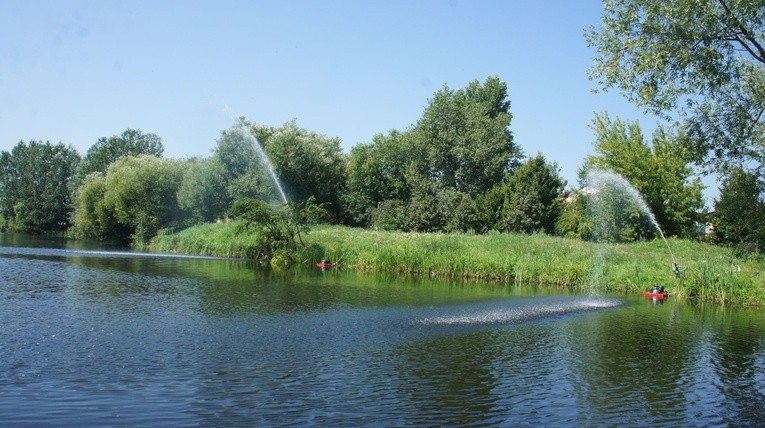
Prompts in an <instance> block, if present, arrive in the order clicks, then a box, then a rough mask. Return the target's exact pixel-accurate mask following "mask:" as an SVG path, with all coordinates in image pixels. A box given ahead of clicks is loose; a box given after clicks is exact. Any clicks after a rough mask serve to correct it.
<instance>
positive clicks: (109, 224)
mask: <svg viewBox="0 0 765 428" xmlns="http://www.w3.org/2000/svg"><path fill="white" fill-rule="evenodd" d="M106 186H107V184H106V174H104V173H100V172H94V173H92V174H89V175H87V176H86V177H85V179H84V180H83V181H82V183H81V184H80V186H79V187H78V189H77V192H76V194H75V205H74V213H73V215H72V223H73V224H72V234H73V235H74V236H75V237H78V238H91V239H98V240H102V241H103V240H115V241H121V242H128V241H129V240H130V236H131V234H132V233H133V229H132V228H131V227H129V226H128V225H125V224H121V223H120V222H119V221H118V220H117V215H116V211H115V210H114V209H113V207H110V206H108V205H107V201H106V198H105V196H106V191H107V188H106Z"/></svg>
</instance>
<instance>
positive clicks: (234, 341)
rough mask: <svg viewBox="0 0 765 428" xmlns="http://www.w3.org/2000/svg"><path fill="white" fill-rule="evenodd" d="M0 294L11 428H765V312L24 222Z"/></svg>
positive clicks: (1, 249)
mask: <svg viewBox="0 0 765 428" xmlns="http://www.w3.org/2000/svg"><path fill="white" fill-rule="evenodd" d="M670 288H671V287H670ZM0 302H1V303H0V325H2V330H0V331H2V336H0V364H1V365H0V425H3V426H46V425H48V426H62V425H77V426H83V425H90V426H93V425H99V426H104V425H106V426H112V425H123V426H124V425H127V426H136V425H144V426H145V425H150V426H273V425H279V426H285V425H295V426H311V425H314V426H370V425H372V426H406V425H438V426H444V425H447V426H448V425H451V426H456V425H469V426H517V425H532V426H615V425H628V426H635V425H643V426H648V425H650V426H691V425H703V426H727V425H735V426H758V425H759V426H762V424H763V423H765V340H764V339H765V315H764V313H763V310H762V309H748V308H730V307H721V306H711V305H693V304H689V303H685V302H679V301H675V300H673V299H671V298H670V299H668V300H667V301H666V302H664V303H663V304H662V303H659V302H653V301H650V300H645V299H643V298H642V297H640V296H624V295H587V294H578V293H576V292H573V291H571V290H561V289H555V288H550V289H546V288H532V287H517V286H511V285H499V284H474V283H462V282H449V281H435V280H429V279H401V278H394V277H385V276H379V275H365V274H359V273H354V272H349V271H345V270H342V269H330V270H325V271H322V270H320V269H318V268H315V267H313V268H311V267H301V268H298V269H291V270H288V271H274V270H265V269H262V268H260V267H258V266H256V265H253V264H252V263H250V262H247V261H243V260H230V259H214V258H195V257H179V256H168V255H157V254H145V253H137V252H132V251H129V250H121V249H117V248H103V247H98V246H89V245H87V244H84V243H81V242H72V241H65V240H58V239H46V238H32V237H26V236H20V235H10V234H2V235H0Z"/></svg>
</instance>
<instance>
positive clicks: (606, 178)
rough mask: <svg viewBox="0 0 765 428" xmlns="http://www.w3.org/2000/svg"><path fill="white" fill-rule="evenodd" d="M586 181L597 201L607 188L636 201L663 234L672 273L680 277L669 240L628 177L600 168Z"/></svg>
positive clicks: (641, 210) (588, 175) (594, 170)
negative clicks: (670, 260)
mask: <svg viewBox="0 0 765 428" xmlns="http://www.w3.org/2000/svg"><path fill="white" fill-rule="evenodd" d="M586 182H587V192H589V193H590V195H591V196H593V197H594V198H595V200H596V201H597V198H598V197H599V196H598V195H599V193H601V192H602V191H603V190H605V189H607V188H613V189H615V190H617V191H619V192H621V193H622V194H624V195H626V196H628V197H629V198H630V199H631V200H632V201H633V202H635V204H636V205H637V207H638V209H639V210H640V212H641V213H642V214H644V215H645V216H646V217H647V218H648V219H649V220H650V221H651V224H652V225H653V226H654V227H655V228H656V230H657V231H658V232H659V236H661V239H662V240H663V241H664V245H666V246H667V250H668V251H669V256H670V258H671V259H672V273H673V274H674V275H675V278H679V277H680V268H679V267H678V266H677V263H676V262H675V256H674V254H672V249H671V248H670V247H669V242H667V238H665V237H664V232H662V230H661V227H659V223H658V222H657V221H656V217H654V215H653V213H652V212H651V210H650V209H649V208H648V204H646V202H645V200H644V199H643V195H641V194H640V192H638V191H637V190H636V189H635V188H634V187H632V185H631V184H630V183H629V181H627V179H625V178H624V177H622V176H621V175H619V174H617V173H615V172H612V171H603V170H598V169H593V170H590V171H589V173H588V174H587V177H586ZM596 205H597V203H596Z"/></svg>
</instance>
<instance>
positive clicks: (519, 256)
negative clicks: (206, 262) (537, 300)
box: [150, 223, 765, 305]
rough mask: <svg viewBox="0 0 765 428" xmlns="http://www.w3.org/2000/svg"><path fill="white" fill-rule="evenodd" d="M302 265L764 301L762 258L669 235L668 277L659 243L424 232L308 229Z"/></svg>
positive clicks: (227, 243) (178, 247) (200, 236)
mask: <svg viewBox="0 0 765 428" xmlns="http://www.w3.org/2000/svg"><path fill="white" fill-rule="evenodd" d="M303 240H304V242H305V243H306V245H307V247H306V250H304V251H303V252H301V253H300V254H298V255H297V260H298V261H299V262H300V263H314V262H316V261H319V260H320V259H322V258H327V259H330V260H332V261H334V262H336V263H338V264H340V265H341V266H342V267H343V268H346V269H355V270H361V271H372V272H388V273H395V274H399V275H416V276H431V277H442V278H462V279H466V280H475V281H498V282H505V283H514V284H524V285H539V286H561V287H578V288H582V289H587V290H600V291H611V292H624V293H636V292H640V291H643V290H645V289H647V288H648V287H649V286H650V285H651V284H654V283H659V284H662V285H664V286H665V287H666V288H667V289H668V290H669V291H670V292H671V293H672V294H673V295H675V296H676V297H678V298H681V299H692V300H697V301H705V302H717V303H733V304H740V305H764V304H765V279H764V278H763V276H762V275H761V274H760V272H762V271H763V268H764V267H765V266H764V263H763V262H762V260H756V259H752V260H744V259H739V258H736V257H735V256H734V255H733V253H732V252H731V251H729V250H728V249H726V248H721V247H715V246H711V245H707V244H702V243H696V242H690V241H683V240H675V239H672V240H670V241H669V245H670V247H671V248H672V252H673V253H674V255H675V259H676V261H677V263H678V265H679V266H680V268H681V270H682V276H681V278H679V279H675V278H674V276H673V274H672V270H671V267H672V265H671V258H670V254H669V252H668V251H667V247H666V246H665V244H664V242H663V241H660V240H656V241H650V242H642V243H636V244H594V243H588V242H583V241H579V240H575V239H566V238H559V237H551V236H547V235H541V234H538V235H517V234H488V235H469V234H430V233H400V232H384V231H373V230H366V229H355V228H349V227H342V226H316V227H314V228H313V229H312V230H311V232H310V233H309V234H307V235H304V236H303ZM253 242H254V239H253V238H252V237H242V236H237V235H236V233H235V224H233V223H232V224H207V225H202V226H196V227H193V228H190V229H187V230H184V231H181V232H179V233H177V234H172V235H169V234H163V235H160V236H158V237H157V238H155V239H154V240H152V242H151V244H150V249H152V250H155V251H162V252H179V253H187V254H202V255H213V256H226V257H247V256H248V246H251V245H252V243H253Z"/></svg>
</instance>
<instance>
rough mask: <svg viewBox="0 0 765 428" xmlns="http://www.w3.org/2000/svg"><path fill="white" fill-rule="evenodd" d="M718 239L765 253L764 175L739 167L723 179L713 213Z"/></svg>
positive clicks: (737, 247)
mask: <svg viewBox="0 0 765 428" xmlns="http://www.w3.org/2000/svg"><path fill="white" fill-rule="evenodd" d="M712 221H713V225H714V233H713V234H712V239H713V241H714V242H715V243H717V244H721V245H728V246H731V247H735V248H736V249H737V250H739V251H743V252H754V251H758V252H760V253H765V183H764V182H763V181H762V178H761V177H758V176H757V175H755V174H753V173H751V172H748V171H746V170H745V169H744V168H737V169H735V170H734V171H733V172H732V173H731V174H730V175H729V176H728V177H726V179H725V180H724V181H723V185H722V187H721V188H720V197H719V199H717V200H715V205H714V214H713V216H712Z"/></svg>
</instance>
